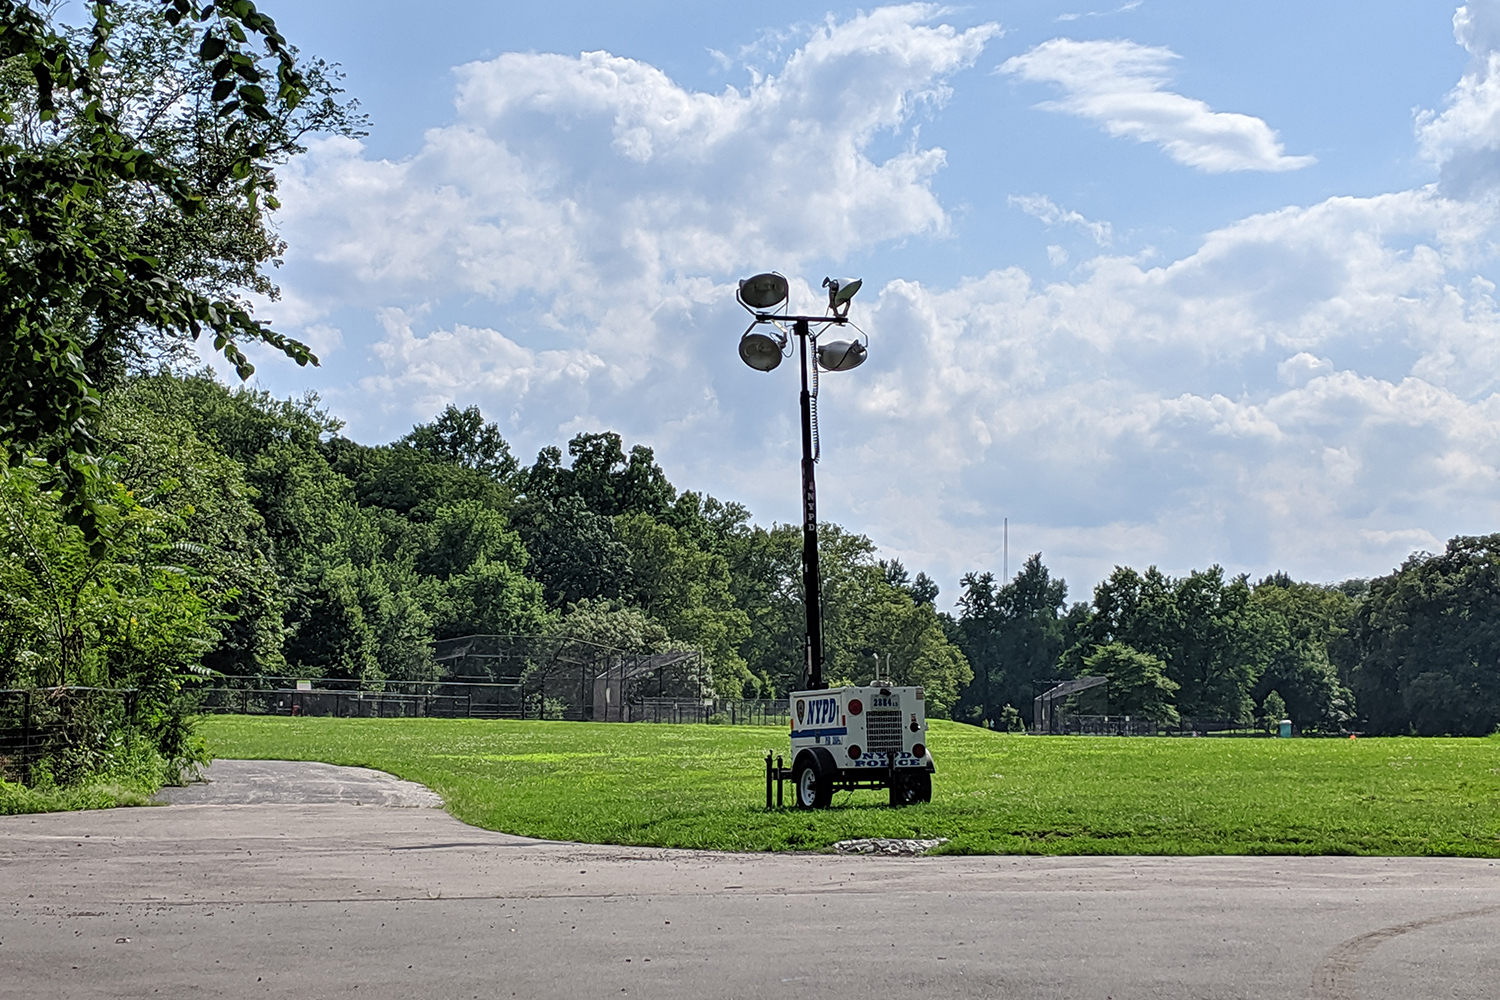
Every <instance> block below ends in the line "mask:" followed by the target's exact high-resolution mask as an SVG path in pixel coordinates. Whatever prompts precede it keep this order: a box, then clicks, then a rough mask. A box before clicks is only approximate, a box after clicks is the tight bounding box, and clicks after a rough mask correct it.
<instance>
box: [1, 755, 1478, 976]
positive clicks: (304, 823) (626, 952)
mask: <svg viewBox="0 0 1500 1000" xmlns="http://www.w3.org/2000/svg"><path fill="white" fill-rule="evenodd" d="M209 776H210V778H211V779H212V780H211V781H210V782H209V783H208V784H206V785H198V786H192V787H190V788H187V789H176V790H171V791H169V792H168V793H167V795H166V796H165V797H166V798H167V799H168V800H170V801H171V802H173V803H175V804H173V805H170V806H167V807H164V808H155V809H118V810H108V811H100V812H90V813H62V814H47V815H39V816H16V817H0V903H3V904H4V905H3V908H0V998H5V1000H9V998H12V997H15V998H27V1000H31V998H39V997H65V998H72V997H78V998H85V997H86V998H95V997H142V996H162V997H188V996H192V997H286V998H292V997H296V998H316V997H335V996H337V997H356V998H389V1000H428V998H434V1000H447V998H465V1000H467V998H470V997H486V998H488V997H511V996H515V997H528V998H530V997H547V998H551V997H557V998H568V1000H572V998H577V997H606V996H629V995H636V996H641V997H650V998H669V1000H670V998H693V1000H700V998H720V997H724V998H728V997H746V998H749V997H754V998H763V997H789V998H819V1000H825V998H826V1000H842V998H848V1000H854V998H861V1000H864V998H919V997H920V998H924V1000H926V998H935V997H975V998H986V1000H988V998H1001V997H1016V998H1027V1000H1030V998H1054V997H1055V998H1085V997H1087V998H1098V1000H1105V998H1112V1000H1126V998H1159V997H1174V998H1175V997H1182V998H1193V1000H1201V998H1220V997H1277V998H1284V997H1290V998H1299V1000H1300V998H1311V1000H1350V998H1356V997H1358V998H1365V1000H1422V998H1427V997H1445V998H1454V997H1457V998H1470V997H1472V998H1480V997H1494V996H1495V995H1496V991H1497V986H1496V984H1497V983H1500V946H1497V945H1496V943H1495V942H1496V940H1497V931H1500V866H1497V863H1495V862H1491V861H1485V860H1477V861H1476V860H1463V859H1421V858H1417V859H1412V858H1404V859H1385V858H1138V857H1135V858H1011V857H976V858H918V859H899V858H883V857H837V856H827V855H787V854H782V855H744V854H710V853H698V852H690V851H663V850H650V849H640V848H619V847H596V846H588V845H579V844H563V843H549V842H542V841H534V840H527V839H525V838H520V837H511V836H506V835H504V834H496V833H490V832H487V831H484V830H479V829H476V828H474V827H470V826H466V825H464V824H462V823H459V822H458V821H456V820H454V819H453V818H452V817H450V816H448V815H447V813H445V812H443V811H442V810H441V809H440V808H434V805H435V804H436V797H435V796H433V795H432V794H431V793H430V792H427V791H426V790H425V789H423V788H421V787H420V786H415V785H411V784H410V783H408V782H403V781H398V780H397V779H395V778H392V777H390V776H389V775H385V774H381V773H380V772H376V771H367V770H364V769H358V768H334V767H331V766H329V765H321V764H294V763H279V762H235V761H221V762H218V763H216V764H215V765H214V766H213V768H212V769H211V770H210V772H209Z"/></svg>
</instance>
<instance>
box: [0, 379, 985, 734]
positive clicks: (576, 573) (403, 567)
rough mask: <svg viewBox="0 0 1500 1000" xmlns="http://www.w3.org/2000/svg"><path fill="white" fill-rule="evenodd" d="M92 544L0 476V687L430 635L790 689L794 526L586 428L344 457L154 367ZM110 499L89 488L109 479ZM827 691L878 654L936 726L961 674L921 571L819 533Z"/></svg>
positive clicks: (308, 420) (124, 388)
mask: <svg viewBox="0 0 1500 1000" xmlns="http://www.w3.org/2000/svg"><path fill="white" fill-rule="evenodd" d="M101 407H102V420H101V422H100V424H99V428H98V431H97V436H98V441H99V443H100V446H101V452H102V453H103V454H104V456H105V457H104V459H103V460H102V462H103V466H102V468H103V471H104V473H105V474H104V475H102V476H101V477H100V478H99V480H98V484H97V485H96V486H95V487H94V488H95V490H96V493H95V495H94V496H92V498H91V499H92V500H93V502H94V505H95V508H96V509H97V510H98V511H99V515H100V524H101V525H102V530H101V532H100V535H99V539H98V541H96V542H94V543H90V542H89V541H88V539H87V538H86V537H85V536H84V534H83V532H82V531H81V530H80V529H78V528H77V527H76V526H74V525H70V524H69V523H68V522H67V517H66V507H65V504H64V503H63V498H62V496H61V494H60V492H58V491H57V490H56V489H51V490H49V489H48V487H47V485H46V473H45V471H44V470H31V469H28V468H26V467H22V468H19V469H16V470H13V471H11V472H10V473H9V474H8V475H7V476H6V477H5V479H4V481H3V484H0V503H3V505H4V509H5V512H6V520H5V526H4V529H3V541H0V587H3V591H4V593H3V595H0V671H3V672H4V673H5V674H6V675H7V676H5V677H0V685H3V684H4V683H7V682H8V683H31V684H54V683H79V682H94V681H99V682H106V681H118V680H120V679H121V678H123V677H127V676H133V671H136V670H138V669H139V667H140V665H142V664H145V663H147V662H148V661H152V660H154V659H160V658H161V657H163V656H166V657H167V658H168V659H170V660H172V661H173V662H176V663H178V664H179V665H180V666H181V667H182V668H187V667H201V668H202V669H204V670H208V671H213V672H218V673H225V674H263V675H286V674H297V675H303V676H318V677H333V678H351V679H358V680H361V681H365V682H369V683H375V682H379V681H381V680H384V679H399V680H431V679H435V678H437V677H438V676H439V668H438V665H437V664H436V663H435V661H434V659H433V656H432V653H433V644H434V642H436V641H438V640H442V639H446V638H452V637H458V636H465V635H472V634H502V635H508V634H520V635H551V636H559V637H568V638H575V639H584V640H587V641H590V642H597V643H599V644H601V645H606V646H612V647H614V648H618V649H622V650H625V651H627V652H660V651H665V650H669V649H679V648H692V649H696V650H699V651H701V653H702V654H703V656H704V658H705V661H706V663H707V665H708V668H709V684H710V689H711V691H712V692H713V693H715V694H717V695H719V696H722V697H732V698H738V697H774V696H777V695H783V694H785V693H786V692H787V691H788V690H789V689H791V688H792V687H793V686H794V685H795V684H796V683H797V681H798V679H799V678H800V671H801V661H802V657H801V642H802V631H803V619H802V595H801V591H800V572H801V571H800V556H801V535H800V529H799V528H797V527H795V526H790V525H773V526H771V527H769V528H767V527H762V526H759V525H756V524H753V523H752V522H751V519H750V515H749V512H748V511H746V510H745V508H744V507H742V506H741V505H739V504H736V503H732V502H724V501H720V500H718V499H716V498H714V497H712V496H708V495H705V494H702V493H698V492H693V491H679V490H678V489H677V488H676V487H675V486H673V484H672V483H670V482H669V481H668V479H667V476H666V475H665V473H664V472H663V471H662V469H661V467H660V466H659V465H658V464H657V463H656V461H655V458H654V455H653V453H652V451H651V449H650V448H648V447H646V446H644V445H639V444H637V445H634V446H632V447H630V448H629V449H628V450H627V449H626V447H625V443H624V442H623V441H622V439H621V438H620V436H619V435H618V434H615V433H612V432H602V433H592V434H579V435H576V436H575V437H574V438H572V440H570V441H569V442H568V443H567V445H566V451H564V449H563V448H562V447H556V446H553V447H547V448H543V449H542V450H541V452H540V453H539V454H538V455H537V457H536V459H535V460H534V461H533V462H531V463H530V464H522V463H520V462H518V461H517V460H516V459H515V457H514V456H513V455H512V453H511V450H510V447H509V445H508V444H507V442H506V441H505V440H504V438H503V437H502V436H501V435H500V433H499V430H498V428H497V427H496V425H495V424H493V423H490V422H487V421H486V420H485V419H484V418H483V416H482V415H481V413H480V412H479V410H478V409H477V408H473V407H470V408H468V409H463V410H460V409H458V408H457V407H454V406H450V407H448V408H447V409H446V410H445V411H444V412H443V413H442V414H440V415H438V416H437V417H436V419H434V420H433V421H432V422H430V423H426V424H421V425H418V426H416V427H414V428H413V429H412V430H411V432H410V433H408V434H406V435H404V436H403V437H401V438H400V439H398V440H396V441H394V442H391V443H390V444H387V445H379V446H368V445H362V444H359V443H357V442H354V441H352V440H349V439H348V438H346V437H343V436H341V435H340V434H339V433H338V432H339V430H340V429H341V425H340V424H339V422H338V421H337V420H336V419H334V418H332V417H331V416H329V415H328V414H327V413H326V412H325V411H324V410H322V409H321V408H319V406H318V404H317V401H316V399H315V398H313V397H308V398H306V399H303V400H277V399H274V398H272V397H270V396H268V395H266V394H264V393H259V392H255V391H250V390H244V389H241V390H231V389H229V388H228V387H226V386H224V385H223V384H222V383H220V382H218V381H217V380H216V379H214V378H213V376H212V375H211V374H209V373H207V372H199V373H191V374H186V375H184V374H178V373H172V372H169V371H161V372H156V373H152V374H149V375H136V376H132V377H129V378H127V379H125V380H123V381H122V382H121V383H120V384H119V385H118V386H116V387H115V388H114V389H112V390H111V391H109V392H107V393H105V394H104V396H103V399H102V403H101ZM106 484H107V485H106ZM823 540H824V544H823V550H822V554H823V564H824V577H825V578H824V599H825V604H826V608H825V631H826V633H827V635H828V648H829V667H828V669H829V673H830V676H834V677H839V678H847V679H850V680H859V679H868V678H869V677H870V676H872V675H873V673H874V657H875V656H876V655H877V654H880V655H886V654H889V655H890V657H891V663H892V664H893V666H894V668H895V669H896V671H897V676H898V677H899V678H901V679H902V680H903V681H906V682H909V683H913V684H922V685H924V686H925V687H926V688H927V690H928V691H929V692H930V693H929V696H928V697H929V699H930V702H931V704H932V706H933V711H934V712H935V713H937V714H939V715H942V714H946V713H947V712H949V711H950V710H951V708H952V707H953V706H954V705H955V704H956V702H957V699H958V696H959V692H960V690H962V689H963V688H964V686H965V685H966V684H967V683H968V681H969V680H970V673H969V670H968V666H967V663H966V660H965V658H964V656H963V654H962V653H961V652H960V651H959V649H958V647H957V646H956V645H955V644H954V643H953V642H952V641H951V640H950V638H949V636H948V634H947V631H946V626H945V623H944V620H943V618H942V616H940V615H939V614H938V613H937V612H936V610H935V609H934V607H933V604H932V597H933V596H934V594H935V588H933V587H932V586H931V584H930V582H929V581H927V580H926V578H925V577H922V576H920V575H919V577H918V579H917V581H916V582H911V581H909V580H908V579H907V577H906V574H905V572H904V570H901V569H900V568H899V566H895V565H894V564H891V563H883V562H881V561H880V560H879V559H877V558H876V549H875V545H874V543H873V542H871V541H870V540H869V539H868V538H865V537H863V536H861V535H857V534H855V533H852V532H848V531H845V530H843V529H841V528H839V527H838V526H837V525H832V524H830V525H826V526H825V527H824V533H823Z"/></svg>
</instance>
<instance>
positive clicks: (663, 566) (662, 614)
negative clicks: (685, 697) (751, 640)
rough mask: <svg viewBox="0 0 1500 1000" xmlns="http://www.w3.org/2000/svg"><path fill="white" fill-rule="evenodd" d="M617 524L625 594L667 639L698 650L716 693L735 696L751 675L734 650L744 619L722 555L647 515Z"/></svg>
mask: <svg viewBox="0 0 1500 1000" xmlns="http://www.w3.org/2000/svg"><path fill="white" fill-rule="evenodd" d="M617 525H618V529H619V532H620V540H621V541H622V542H623V543H624V545H625V548H626V550H627V551H628V552H629V554H630V588H629V592H630V594H631V596H632V597H633V598H634V600H635V601H636V602H638V603H639V605H640V607H641V608H642V610H644V611H645V612H646V613H647V614H648V615H650V616H651V617H652V618H654V619H655V620H657V621H659V622H661V623H662V624H663V625H664V626H666V629H667V632H668V634H669V635H671V637H672V638H673V639H675V640H677V641H679V642H682V643H685V644H688V645H691V646H693V647H696V648H697V649H699V650H701V651H702V652H703V655H704V657H705V659H706V660H707V665H708V667H709V672H710V677H711V679H712V683H713V688H714V690H715V691H716V692H717V693H718V694H720V695H723V696H727V697H740V696H741V695H742V694H743V692H744V687H745V684H746V682H747V681H749V680H750V679H751V675H750V673H749V672H748V670H747V669H746V666H745V661H744V660H743V659H742V658H741V656H740V651H739V647H740V644H741V643H743V642H744V641H745V639H746V638H747V637H748V636H749V633H750V621H749V618H748V617H747V616H746V615H745V612H744V611H742V610H740V609H739V608H738V607H736V606H735V602H734V594H733V592H732V591H731V589H730V586H729V563H728V560H726V559H725V558H724V557H723V556H721V555H717V554H715V553H712V552H704V551H703V550H702V549H700V548H698V547H697V546H696V545H694V544H692V543H691V542H690V541H688V540H686V539H684V538H683V537H682V535H681V533H679V532H678V531H677V529H676V528H673V527H672V526H670V525H668V524H663V523H662V522H660V521H658V520H657V519H656V518H654V517H652V516H651V515H650V514H644V513H637V514H626V515H622V516H621V517H619V518H618V519H617Z"/></svg>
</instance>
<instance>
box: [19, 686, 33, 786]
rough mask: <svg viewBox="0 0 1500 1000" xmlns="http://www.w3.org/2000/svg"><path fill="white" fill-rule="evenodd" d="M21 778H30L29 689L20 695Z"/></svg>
mask: <svg viewBox="0 0 1500 1000" xmlns="http://www.w3.org/2000/svg"><path fill="white" fill-rule="evenodd" d="M21 780H22V781H26V782H29V781H30V780H31V689H30V688H27V689H26V692H25V694H24V695H22V697H21Z"/></svg>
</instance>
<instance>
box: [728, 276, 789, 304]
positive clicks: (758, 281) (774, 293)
mask: <svg viewBox="0 0 1500 1000" xmlns="http://www.w3.org/2000/svg"><path fill="white" fill-rule="evenodd" d="M787 292H788V288H787V283H786V279H785V278H783V277H782V276H781V275H779V274H777V273H775V272H774V271H768V272H766V273H765V274H757V275H756V276H755V277H753V278H746V279H745V280H743V281H741V282H740V301H741V302H743V303H744V304H745V305H747V306H749V307H750V308H751V309H774V308H776V307H777V306H779V305H781V303H783V302H785V301H786V297H787Z"/></svg>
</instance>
